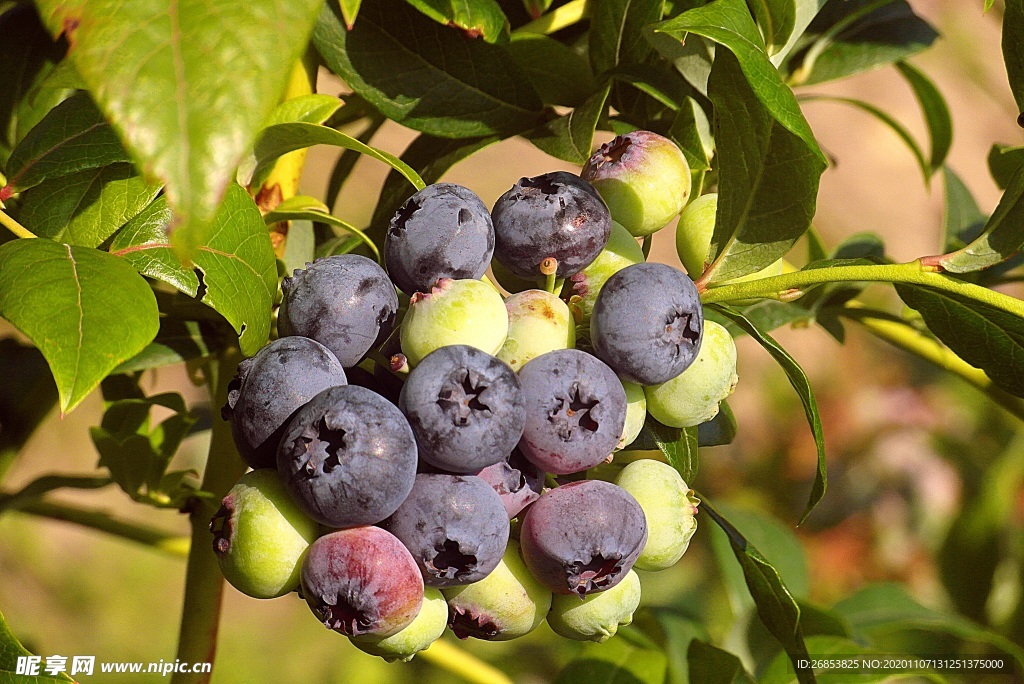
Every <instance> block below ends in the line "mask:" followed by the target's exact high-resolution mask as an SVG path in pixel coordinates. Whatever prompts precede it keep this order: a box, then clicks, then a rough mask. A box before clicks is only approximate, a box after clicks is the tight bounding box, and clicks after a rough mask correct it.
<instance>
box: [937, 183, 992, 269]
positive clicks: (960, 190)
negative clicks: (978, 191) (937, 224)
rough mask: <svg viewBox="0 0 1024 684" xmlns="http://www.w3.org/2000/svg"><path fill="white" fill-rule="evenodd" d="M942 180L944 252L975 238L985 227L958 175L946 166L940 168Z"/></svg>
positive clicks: (976, 206) (968, 242) (980, 214)
mask: <svg viewBox="0 0 1024 684" xmlns="http://www.w3.org/2000/svg"><path fill="white" fill-rule="evenodd" d="M942 181H943V189H944V193H943V194H944V203H943V210H942V234H943V236H944V239H943V241H942V243H943V245H945V247H944V251H945V252H952V251H954V250H958V249H962V248H963V247H965V246H966V245H968V244H970V243H971V242H973V241H974V240H975V239H977V237H978V236H979V235H980V234H981V232H982V231H983V230H984V229H985V215H984V214H983V213H981V209H980V208H979V207H978V203H977V202H976V201H974V196H973V195H971V191H970V190H969V189H968V188H967V186H966V185H964V182H963V181H962V180H961V179H960V176H958V175H957V174H956V173H955V172H954V171H953V170H952V169H951V168H949V167H948V166H944V167H943V168H942Z"/></svg>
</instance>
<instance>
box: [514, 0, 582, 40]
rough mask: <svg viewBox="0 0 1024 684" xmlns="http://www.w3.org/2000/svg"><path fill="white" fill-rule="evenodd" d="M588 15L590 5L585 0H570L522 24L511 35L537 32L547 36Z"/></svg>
mask: <svg viewBox="0 0 1024 684" xmlns="http://www.w3.org/2000/svg"><path fill="white" fill-rule="evenodd" d="M589 15H590V7H589V6H588V4H587V0H572V2H568V3H566V4H564V5H562V6H561V7H558V8H555V9H553V10H551V11H550V12H548V13H547V14H545V15H544V16H542V17H538V18H537V19H534V20H533V21H531V22H530V23H528V24H524V25H522V26H520V27H519V28H517V29H516V30H515V31H513V32H512V34H513V35H519V34H522V33H539V34H541V35H544V36H549V35H551V34H552V33H555V32H556V31H561V30H562V29H564V28H567V27H569V26H572V25H573V24H577V23H579V22H580V21H583V20H584V19H586V18H587V16H589Z"/></svg>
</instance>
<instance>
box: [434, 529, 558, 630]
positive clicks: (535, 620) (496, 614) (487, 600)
mask: <svg viewBox="0 0 1024 684" xmlns="http://www.w3.org/2000/svg"><path fill="white" fill-rule="evenodd" d="M441 593H442V594H444V596H445V598H446V599H448V607H449V611H450V612H449V626H450V627H451V628H452V631H453V632H455V635H456V636H457V637H459V638H460V639H465V638H466V637H471V636H472V637H476V638H477V639H486V640H489V641H508V640H509V639H516V638H518V637H521V636H524V635H526V634H528V633H530V632H532V631H533V630H534V629H536V628H537V627H538V626H539V625H540V623H541V622H543V621H544V617H545V616H546V615H547V613H548V610H549V609H550V608H551V592H550V591H549V590H548V589H547V588H546V587H544V585H542V584H541V583H540V582H538V581H537V580H536V579H534V578H533V575H531V574H530V571H529V570H527V569H526V565H525V564H524V563H523V560H522V558H520V556H519V544H517V543H516V542H514V541H510V542H509V543H508V548H506V549H505V555H504V556H503V557H502V559H501V562H500V563H498V567H496V568H495V569H494V570H493V571H491V574H489V575H487V577H485V578H483V579H482V580H480V581H479V582H476V583H474V584H467V585H465V586H462V587H446V588H443V589H442V590H441ZM577 600H578V599H577Z"/></svg>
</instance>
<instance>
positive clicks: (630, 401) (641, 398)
mask: <svg viewBox="0 0 1024 684" xmlns="http://www.w3.org/2000/svg"><path fill="white" fill-rule="evenodd" d="M619 382H621V383H622V388H623V389H624V390H626V424H625V425H624V426H623V428H622V439H620V440H619V444H618V446H617V447H616V448H617V449H625V448H626V447H627V446H629V445H630V444H632V443H633V440H635V439H636V438H637V437H638V436H639V435H640V431H641V430H643V429H644V420H646V418H647V395H646V394H645V393H644V386H643V385H638V384H636V383H635V382H630V381H629V380H623V379H622V378H619Z"/></svg>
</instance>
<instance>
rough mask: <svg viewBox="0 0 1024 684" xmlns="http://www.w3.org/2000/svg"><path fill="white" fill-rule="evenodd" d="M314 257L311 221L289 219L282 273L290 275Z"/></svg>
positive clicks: (313, 236)
mask: <svg viewBox="0 0 1024 684" xmlns="http://www.w3.org/2000/svg"><path fill="white" fill-rule="evenodd" d="M264 218H265V217H264ZM360 242H362V240H360ZM369 244H371V245H372V244H373V243H372V242H371V243H369ZM374 247H376V245H374ZM314 259H316V233H315V232H314V230H313V222H312V221H306V220H303V219H296V220H294V221H291V222H290V223H289V224H288V239H287V240H285V243H284V254H282V255H281V263H283V264H284V274H285V275H286V276H290V275H292V274H293V273H294V272H295V269H297V268H303V267H305V266H306V264H308V263H310V262H311V261H313V260H314Z"/></svg>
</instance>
